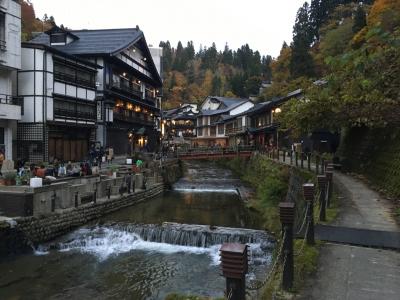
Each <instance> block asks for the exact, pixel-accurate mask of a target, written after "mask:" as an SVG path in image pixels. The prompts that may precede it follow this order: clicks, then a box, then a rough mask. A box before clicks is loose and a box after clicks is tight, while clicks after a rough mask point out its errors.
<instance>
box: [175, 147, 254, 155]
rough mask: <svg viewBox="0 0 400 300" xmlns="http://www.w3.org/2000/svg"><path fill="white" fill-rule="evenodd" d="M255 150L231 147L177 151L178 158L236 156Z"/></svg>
mask: <svg viewBox="0 0 400 300" xmlns="http://www.w3.org/2000/svg"><path fill="white" fill-rule="evenodd" d="M254 150H255V148H254V146H249V145H239V146H230V147H196V148H187V149H179V150H178V151H177V155H178V157H184V156H204V155H207V156H218V155H221V156H223V155H227V154H236V153H241V152H253V151H254Z"/></svg>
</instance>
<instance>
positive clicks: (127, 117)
mask: <svg viewBox="0 0 400 300" xmlns="http://www.w3.org/2000/svg"><path fill="white" fill-rule="evenodd" d="M114 119H116V120H120V121H124V122H130V123H140V124H144V125H149V126H152V125H155V122H154V120H152V119H151V118H149V117H147V115H144V114H142V113H136V112H134V111H128V110H125V111H124V110H121V111H114Z"/></svg>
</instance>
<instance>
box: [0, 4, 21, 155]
mask: <svg viewBox="0 0 400 300" xmlns="http://www.w3.org/2000/svg"><path fill="white" fill-rule="evenodd" d="M20 68H21V6H20V4H19V2H18V1H13V0H1V1H0V151H2V152H3V154H5V158H6V159H8V160H11V159H13V157H15V153H16V145H15V143H13V141H14V140H16V134H17V121H18V120H20V119H21V108H20V106H19V104H20V103H19V101H18V99H17V98H16V97H13V95H14V93H13V90H14V89H15V85H13V78H14V77H15V74H16V72H17V70H18V69H20Z"/></svg>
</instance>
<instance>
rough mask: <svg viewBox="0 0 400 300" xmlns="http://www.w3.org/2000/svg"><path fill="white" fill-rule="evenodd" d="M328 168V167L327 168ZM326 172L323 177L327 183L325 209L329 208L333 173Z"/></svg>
mask: <svg viewBox="0 0 400 300" xmlns="http://www.w3.org/2000/svg"><path fill="white" fill-rule="evenodd" d="M328 168H329V167H328ZM328 168H327V170H326V172H325V175H326V179H327V183H328V191H327V192H328V201H327V203H326V205H327V207H330V206H331V200H332V191H333V172H332V171H331V170H328Z"/></svg>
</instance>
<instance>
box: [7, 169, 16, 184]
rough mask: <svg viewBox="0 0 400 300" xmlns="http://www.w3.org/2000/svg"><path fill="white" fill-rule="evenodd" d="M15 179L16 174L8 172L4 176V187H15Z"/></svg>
mask: <svg viewBox="0 0 400 300" xmlns="http://www.w3.org/2000/svg"><path fill="white" fill-rule="evenodd" d="M16 178H17V173H15V172H8V173H7V174H5V175H4V179H5V184H6V185H15V179H16Z"/></svg>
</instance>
